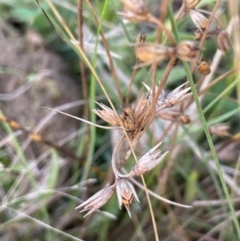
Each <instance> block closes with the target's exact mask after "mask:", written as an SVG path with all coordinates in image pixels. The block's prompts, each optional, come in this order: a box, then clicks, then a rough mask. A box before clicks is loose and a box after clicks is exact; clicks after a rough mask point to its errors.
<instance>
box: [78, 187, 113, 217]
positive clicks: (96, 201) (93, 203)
mask: <svg viewBox="0 0 240 241" xmlns="http://www.w3.org/2000/svg"><path fill="white" fill-rule="evenodd" d="M113 193H114V187H113V186H109V187H105V188H103V189H102V190H100V191H98V192H97V193H95V194H94V195H93V196H91V197H90V198H89V199H87V200H86V201H85V202H83V203H82V204H81V205H79V206H78V207H76V208H75V209H78V208H81V209H82V210H81V211H80V212H86V211H88V213H87V214H86V215H85V216H84V217H86V216H88V215H89V214H91V213H93V212H95V211H96V210H98V209H99V208H100V207H102V206H103V205H104V204H105V203H106V202H107V201H108V200H109V199H110V198H111V197H112V195H113Z"/></svg>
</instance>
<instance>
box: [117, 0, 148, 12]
mask: <svg viewBox="0 0 240 241" xmlns="http://www.w3.org/2000/svg"><path fill="white" fill-rule="evenodd" d="M121 1H122V3H123V7H124V10H126V11H130V12H132V13H135V14H137V15H146V14H147V13H148V7H147V5H146V3H145V2H144V1H143V0H121Z"/></svg>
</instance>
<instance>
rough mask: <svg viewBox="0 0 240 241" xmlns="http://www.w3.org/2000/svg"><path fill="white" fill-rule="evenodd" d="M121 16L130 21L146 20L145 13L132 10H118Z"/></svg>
mask: <svg viewBox="0 0 240 241" xmlns="http://www.w3.org/2000/svg"><path fill="white" fill-rule="evenodd" d="M118 14H119V15H121V16H122V17H123V18H125V19H127V20H129V21H130V22H136V23H137V22H142V21H146V20H147V15H140V14H135V13H133V12H132V11H128V10H125V11H124V12H118Z"/></svg>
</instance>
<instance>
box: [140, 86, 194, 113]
mask: <svg viewBox="0 0 240 241" xmlns="http://www.w3.org/2000/svg"><path fill="white" fill-rule="evenodd" d="M143 84H144V83H143ZM185 84H186V83H184V84H182V85H180V86H179V87H177V88H176V89H174V90H173V91H171V92H170V93H169V94H168V95H166V94H165V92H164V91H162V92H161V94H160V96H159V97H158V100H157V105H158V106H159V107H160V108H158V110H157V112H159V111H160V110H162V109H165V108H171V107H173V106H175V105H178V104H179V103H180V102H181V101H183V100H185V99H186V98H188V97H189V96H191V95H192V93H187V92H188V91H189V90H190V89H191V88H190V87H188V88H185V89H183V90H182V88H183V86H184V85H185ZM144 86H145V87H146V89H147V90H148V91H149V93H148V96H149V100H152V89H151V88H150V87H149V86H147V85H146V84H144ZM156 89H157V87H155V90H156Z"/></svg>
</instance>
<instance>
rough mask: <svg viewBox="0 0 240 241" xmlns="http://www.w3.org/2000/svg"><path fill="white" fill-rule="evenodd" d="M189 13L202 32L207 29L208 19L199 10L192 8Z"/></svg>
mask: <svg viewBox="0 0 240 241" xmlns="http://www.w3.org/2000/svg"><path fill="white" fill-rule="evenodd" d="M189 14H190V17H191V19H192V21H193V23H194V24H195V26H196V27H197V28H198V29H199V31H200V32H201V33H202V32H203V30H204V29H206V28H207V26H208V24H209V21H208V19H207V18H206V17H205V16H204V15H203V14H201V13H200V12H198V11H197V10H190V11H189Z"/></svg>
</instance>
